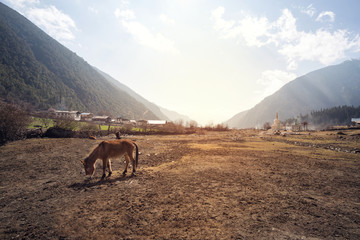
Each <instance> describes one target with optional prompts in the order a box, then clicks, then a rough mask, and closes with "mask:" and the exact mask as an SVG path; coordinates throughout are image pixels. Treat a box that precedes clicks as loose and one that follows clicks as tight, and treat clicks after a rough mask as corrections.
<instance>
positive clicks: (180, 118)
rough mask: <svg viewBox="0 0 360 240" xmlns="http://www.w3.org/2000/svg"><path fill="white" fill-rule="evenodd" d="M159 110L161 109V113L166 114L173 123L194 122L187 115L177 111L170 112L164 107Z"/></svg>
mask: <svg viewBox="0 0 360 240" xmlns="http://www.w3.org/2000/svg"><path fill="white" fill-rule="evenodd" d="M159 108H160V111H161V112H162V113H164V114H165V115H166V116H167V117H168V118H169V119H170V121H173V122H177V121H183V123H186V122H191V121H194V120H192V119H190V118H189V117H188V116H186V115H183V114H180V113H177V112H175V111H171V110H168V109H166V108H163V107H159Z"/></svg>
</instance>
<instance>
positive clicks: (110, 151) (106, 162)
mask: <svg viewBox="0 0 360 240" xmlns="http://www.w3.org/2000/svg"><path fill="white" fill-rule="evenodd" d="M134 149H135V152H136V158H135V159H134V157H133V152H134ZM123 155H125V160H126V166H125V170H124V172H123V175H126V172H127V168H128V166H129V159H131V163H132V166H133V171H132V174H131V175H132V176H133V175H134V174H135V171H136V167H137V165H138V159H139V148H138V146H137V145H136V143H135V142H133V141H131V140H127V139H120V140H112V141H103V142H101V143H100V144H99V145H98V146H97V147H96V148H95V149H94V150H93V151H92V153H90V155H89V156H88V157H87V158H85V160H83V161H81V162H82V163H83V165H84V168H85V174H86V175H91V176H92V175H93V174H94V172H95V162H96V160H97V159H99V158H100V159H102V161H103V175H102V179H104V178H105V171H106V167H108V168H109V175H108V176H109V177H110V176H111V174H112V169H111V161H110V158H116V157H119V158H120V157H121V156H123Z"/></svg>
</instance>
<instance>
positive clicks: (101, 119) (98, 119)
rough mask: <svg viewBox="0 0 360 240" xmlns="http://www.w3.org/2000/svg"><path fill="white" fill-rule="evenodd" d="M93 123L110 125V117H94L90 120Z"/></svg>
mask: <svg viewBox="0 0 360 240" xmlns="http://www.w3.org/2000/svg"><path fill="white" fill-rule="evenodd" d="M92 121H93V122H97V123H111V117H109V116H94V117H93V118H92Z"/></svg>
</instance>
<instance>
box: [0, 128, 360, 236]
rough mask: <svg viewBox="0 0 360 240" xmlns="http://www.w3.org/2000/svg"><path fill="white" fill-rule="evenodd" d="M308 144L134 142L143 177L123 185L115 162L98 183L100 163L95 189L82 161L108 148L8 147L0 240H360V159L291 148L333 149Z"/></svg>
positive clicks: (3, 152) (81, 142)
mask: <svg viewBox="0 0 360 240" xmlns="http://www.w3.org/2000/svg"><path fill="white" fill-rule="evenodd" d="M316 134H318V135H316ZM352 134H354V133H352ZM355 134H358V133H355ZM311 135H312V136H315V135H316V137H314V139H312V138H309V137H308V135H299V136H295V137H289V140H288V141H280V139H284V137H281V136H277V137H271V138H270V137H269V136H266V135H265V134H264V133H261V132H256V131H250V130H248V131H230V132H221V133H213V132H210V133H202V134H193V135H186V136H184V135H175V136H136V137H131V136H130V138H131V139H136V141H137V143H138V145H139V148H140V152H141V155H140V160H139V168H138V172H137V175H136V176H135V177H130V176H126V177H122V175H121V173H122V171H123V168H124V163H123V159H121V160H120V159H117V160H116V159H115V160H113V161H112V163H113V165H112V166H113V170H114V173H113V175H112V176H111V177H110V178H108V179H105V180H101V175H102V170H101V163H100V161H98V168H97V170H96V173H95V176H94V177H93V178H92V179H91V180H90V181H86V180H85V177H84V170H83V166H82V164H81V163H80V160H81V159H83V158H85V157H86V156H87V154H89V152H90V151H91V150H92V149H93V148H94V147H95V146H96V145H97V144H99V143H100V142H101V140H96V141H95V140H90V139H31V140H25V141H18V142H13V143H10V144H7V145H5V146H2V147H0V156H1V157H0V180H1V183H0V193H1V195H0V206H1V215H0V239H360V154H357V153H353V152H351V151H349V152H345V151H334V150H332V149H330V148H328V149H327V148H323V147H312V145H311V144H308V145H306V144H305V145H297V144H293V143H294V142H312V141H313V142H316V144H313V145H314V146H323V145H324V144H325V145H326V144H328V141H332V140H334V141H335V140H336V139H335V138H336V137H337V136H334V135H332V134H326V133H323V132H322V133H311ZM347 136H350V135H349V134H348V135H347ZM111 138H115V136H112V137H111ZM285 138H286V137H285ZM294 138H296V139H297V140H296V139H295V140H294ZM339 144H343V145H344V146H345V145H346V146H351V149H354V148H356V146H358V147H360V142H359V139H356V138H355V139H354V138H350V137H349V138H346V137H344V138H342V139H341V142H339Z"/></svg>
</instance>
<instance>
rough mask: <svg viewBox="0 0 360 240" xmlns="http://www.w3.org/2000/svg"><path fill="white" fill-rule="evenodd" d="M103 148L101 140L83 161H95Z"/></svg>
mask: <svg viewBox="0 0 360 240" xmlns="http://www.w3.org/2000/svg"><path fill="white" fill-rule="evenodd" d="M103 148H104V142H101V143H100V144H99V145H98V146H97V147H96V148H95V149H94V150H93V151H92V152H91V153H90V155H89V156H88V157H87V158H85V163H92V162H95V161H96V159H97V158H98V156H99V154H100V152H101V150H103Z"/></svg>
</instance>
